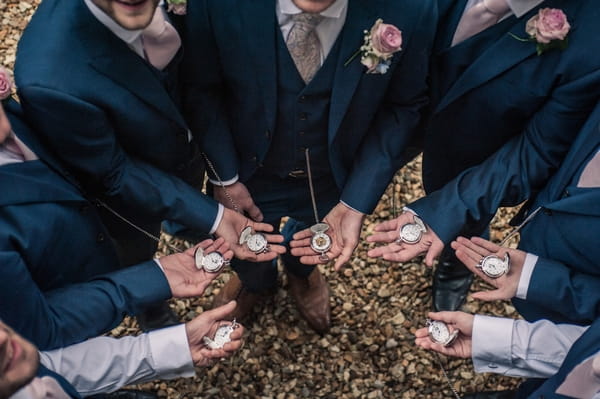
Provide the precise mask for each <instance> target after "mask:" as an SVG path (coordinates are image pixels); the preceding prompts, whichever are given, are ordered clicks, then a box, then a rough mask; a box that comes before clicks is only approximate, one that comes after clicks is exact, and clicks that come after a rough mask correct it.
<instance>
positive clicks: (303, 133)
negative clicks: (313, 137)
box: [298, 132, 306, 136]
mask: <svg viewBox="0 0 600 399" xmlns="http://www.w3.org/2000/svg"><path fill="white" fill-rule="evenodd" d="M305 134H306V132H298V135H299V136H304V135H305Z"/></svg>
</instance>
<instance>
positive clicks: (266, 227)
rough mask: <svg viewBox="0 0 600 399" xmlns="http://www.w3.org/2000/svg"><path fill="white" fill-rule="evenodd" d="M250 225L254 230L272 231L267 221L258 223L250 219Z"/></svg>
mask: <svg viewBox="0 0 600 399" xmlns="http://www.w3.org/2000/svg"><path fill="white" fill-rule="evenodd" d="M250 226H251V227H252V228H253V229H254V231H262V232H268V233H270V232H272V231H273V230H274V229H273V226H271V225H270V224H268V223H258V222H253V221H250Z"/></svg>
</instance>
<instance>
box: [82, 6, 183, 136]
mask: <svg viewBox="0 0 600 399" xmlns="http://www.w3.org/2000/svg"><path fill="white" fill-rule="evenodd" d="M80 3H81V5H82V7H83V8H85V10H84V11H83V12H80V13H79V14H80V15H82V17H81V21H80V24H79V29H78V30H79V31H80V32H81V37H84V38H85V40H86V41H87V42H88V46H87V48H88V49H89V53H88V56H89V63H90V66H91V67H92V68H94V69H95V70H96V71H98V72H99V73H101V74H103V75H105V76H107V77H108V78H110V79H111V80H113V81H114V82H116V83H118V84H119V85H120V86H122V87H124V88H126V89H127V90H129V91H130V92H131V93H133V94H135V95H136V96H137V97H138V98H140V100H142V101H144V102H145V103H147V104H149V105H150V106H152V107H153V108H154V109H155V110H156V111H158V112H159V113H161V114H163V115H164V116H165V117H167V118H169V119H171V120H173V121H175V122H177V123H178V124H179V125H181V126H184V127H186V126H187V125H186V123H185V122H184V120H183V117H182V116H181V113H180V111H179V109H178V108H177V106H176V105H175V104H174V103H173V101H172V100H171V97H170V96H169V94H168V93H167V92H166V90H165V88H164V87H163V86H162V84H161V83H160V81H159V80H158V78H157V77H156V75H155V74H154V72H153V71H152V69H151V66H150V65H149V64H147V63H146V61H144V60H143V59H142V58H141V57H140V56H138V55H137V54H136V53H135V52H134V51H133V50H131V49H130V48H129V47H128V46H127V44H126V43H125V42H123V41H122V40H121V39H119V38H118V37H117V36H115V35H114V34H113V33H112V32H111V31H110V30H109V29H108V28H106V27H105V26H104V25H102V24H101V23H100V22H98V21H97V20H96V18H94V16H93V15H92V14H91V13H90V11H89V10H87V7H86V6H85V4H84V3H83V2H80Z"/></svg>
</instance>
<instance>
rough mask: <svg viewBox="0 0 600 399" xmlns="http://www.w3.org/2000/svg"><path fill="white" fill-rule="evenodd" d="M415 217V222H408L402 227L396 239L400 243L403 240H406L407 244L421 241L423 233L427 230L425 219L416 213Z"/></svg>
mask: <svg viewBox="0 0 600 399" xmlns="http://www.w3.org/2000/svg"><path fill="white" fill-rule="evenodd" d="M413 217H414V222H413V223H406V224H404V225H403V226H402V227H400V232H399V236H398V239H397V240H396V242H397V243H398V244H400V243H402V242H405V243H407V244H416V243H418V242H419V241H421V237H423V233H425V232H426V231H427V228H426V227H425V223H423V220H422V219H421V218H420V217H418V216H417V215H414V216H413Z"/></svg>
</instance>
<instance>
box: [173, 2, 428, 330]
mask: <svg viewBox="0 0 600 399" xmlns="http://www.w3.org/2000/svg"><path fill="white" fill-rule="evenodd" d="M379 18H380V19H382V20H383V23H385V24H390V25H394V26H395V27H397V29H399V30H400V31H401V32H402V33H401V35H402V49H401V51H398V52H396V53H395V54H394V55H393V58H391V59H390V65H389V69H387V68H384V69H382V70H378V71H377V72H379V73H366V72H367V68H366V67H365V66H363V65H362V63H361V57H353V55H354V56H355V55H356V53H357V51H358V50H359V49H360V47H361V46H362V45H363V42H364V36H365V31H369V30H370V29H371V27H372V26H373V25H374V23H375V21H376V20H377V19H379ZM187 19H188V23H189V26H188V29H187V30H186V35H185V37H184V42H190V43H191V44H192V46H190V47H192V50H190V51H188V52H187V53H186V57H187V59H184V65H183V67H184V69H185V72H184V74H183V79H184V81H183V86H184V87H186V88H187V90H186V92H185V93H184V107H185V109H186V113H187V114H188V115H189V117H190V121H191V124H192V126H194V125H200V126H203V125H207V124H208V125H209V126H210V127H209V129H208V130H207V133H206V134H205V135H204V138H203V148H204V149H205V151H206V153H207V156H208V158H209V160H210V161H211V162H210V164H211V165H212V166H211V165H209V168H207V173H208V174H209V177H210V178H211V181H212V182H213V184H214V194H215V198H217V199H219V200H220V201H221V202H222V203H223V204H225V205H226V206H232V203H235V204H236V206H237V207H239V208H241V209H242V210H244V211H246V212H248V214H249V215H250V216H251V217H252V218H254V219H256V220H263V219H264V220H265V221H266V222H268V223H270V224H272V225H275V226H278V225H279V223H280V220H281V218H282V217H284V216H290V217H292V218H293V219H294V220H293V221H292V222H291V223H293V225H289V226H287V230H289V231H290V232H291V233H294V232H295V231H298V230H302V229H306V228H307V227H308V226H310V225H314V224H315V223H316V222H317V220H316V219H318V218H323V217H324V219H323V220H324V221H325V222H326V223H327V224H328V225H329V230H328V231H327V234H329V235H330V236H331V238H332V240H333V245H332V247H331V249H330V250H328V251H327V252H326V254H325V255H326V257H327V258H328V259H335V260H336V262H335V266H336V268H338V269H339V267H341V265H342V264H343V263H345V262H346V261H347V260H348V259H349V258H350V255H351V254H352V251H353V250H354V248H355V247H356V245H357V243H358V238H359V233H360V229H361V226H362V221H363V219H364V215H365V214H366V213H369V212H371V211H372V210H373V208H374V207H375V205H376V203H377V201H378V200H379V198H380V196H381V194H382V192H383V191H384V189H385V187H386V186H387V184H388V183H389V181H390V180H391V178H392V176H393V174H394V173H395V172H396V171H397V169H398V168H399V167H401V166H402V162H401V153H402V150H403V148H404V146H405V144H406V143H407V142H408V141H409V139H410V138H411V136H412V134H413V132H414V130H415V128H416V126H417V124H418V121H419V113H420V110H421V108H422V106H423V104H424V103H425V101H426V98H425V94H426V84H425V77H426V73H427V65H428V56H429V48H430V44H431V41H432V36H433V32H434V30H435V26H434V23H435V19H436V15H435V7H434V5H433V4H432V2H430V1H419V2H397V1H391V0H380V1H371V0H325V1H322V0H261V1H258V2H236V1H232V0H226V1H223V0H208V1H194V2H189V3H188V15H187ZM309 21H312V22H309ZM310 23H312V25H310ZM298 32H303V33H304V34H306V36H305V38H302V39H300V38H299V37H300V35H299V34H298ZM299 48H301V49H302V51H304V52H303V54H304V56H303V57H297V56H296V55H295V54H296V52H297V50H298V49H299ZM313 52H314V55H313ZM309 60H312V64H311V65H310V66H309V65H307V63H309V62H308V61H309ZM311 68H312V69H311ZM306 71H311V72H310V73H305V72H306ZM199 109H210V110H213V111H214V113H213V114H210V113H209V114H203V115H197V114H198V112H197V110H199ZM206 117H210V118H211V119H212V120H209V121H208V122H207V121H206ZM307 150H308V158H309V159H310V166H311V169H312V183H313V184H314V191H315V197H316V208H317V209H316V212H314V211H313V208H312V206H311V195H310V190H309V181H308V180H309V179H308V168H307ZM215 172H216V173H215ZM223 186H225V187H223ZM314 213H317V215H314ZM318 221H321V220H318ZM309 251H311V250H310V249H309ZM309 254H310V255H312V256H307V257H305V259H303V261H304V263H306V264H309V266H306V265H303V264H302V263H300V261H299V259H298V258H296V257H293V256H286V257H285V258H284V259H283V261H284V264H285V268H286V272H287V277H288V283H289V286H290V290H291V292H292V296H293V297H294V298H295V299H296V302H297V304H298V308H299V310H300V312H301V314H302V315H303V316H304V317H305V319H307V321H308V322H309V324H310V325H311V327H313V329H315V330H316V331H319V332H324V331H326V330H327V329H328V328H329V325H330V310H329V293H328V286H327V283H326V281H325V279H324V277H323V276H322V275H321V273H320V272H319V270H318V268H317V267H314V266H313V265H314V264H316V263H324V260H323V258H321V259H320V258H319V256H318V254H317V253H316V252H314V251H312V252H309ZM234 268H235V270H236V271H237V273H238V276H239V277H236V276H234V277H232V279H231V280H230V281H229V282H228V284H227V285H226V286H225V288H224V289H223V290H222V291H221V294H220V295H219V296H218V297H217V298H216V299H215V304H220V303H222V302H226V301H228V300H229V299H230V298H233V297H237V298H244V299H243V300H242V299H240V300H239V301H238V304H239V305H240V309H239V315H242V314H246V313H248V312H249V311H250V309H251V307H252V305H253V304H254V303H255V302H256V300H257V298H258V294H259V293H263V292H265V291H268V290H269V289H272V288H273V287H275V285H276V279H277V270H276V267H275V265H274V264H273V263H264V264H262V265H260V266H259V267H252V268H248V267H246V266H244V264H243V263H241V262H240V263H236V264H235V265H234ZM242 305H245V306H243V308H242Z"/></svg>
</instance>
